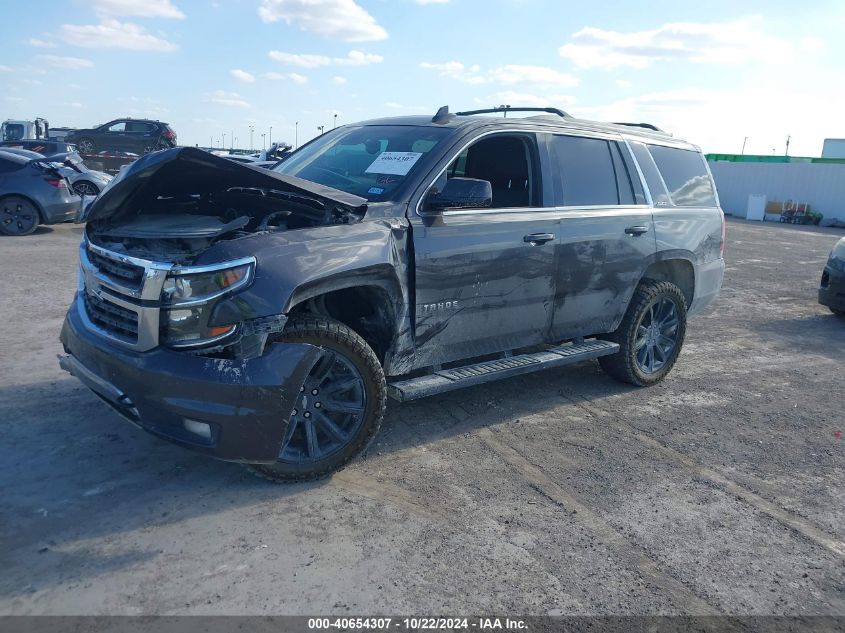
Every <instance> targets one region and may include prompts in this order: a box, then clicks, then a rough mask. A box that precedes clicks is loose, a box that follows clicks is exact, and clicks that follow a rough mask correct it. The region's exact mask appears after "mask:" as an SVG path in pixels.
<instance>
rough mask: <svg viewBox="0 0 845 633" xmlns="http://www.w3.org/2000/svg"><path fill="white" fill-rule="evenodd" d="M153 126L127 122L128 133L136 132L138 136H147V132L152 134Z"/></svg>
mask: <svg viewBox="0 0 845 633" xmlns="http://www.w3.org/2000/svg"><path fill="white" fill-rule="evenodd" d="M152 129H153V126H152V125H151V124H149V123H139V122H138V121H127V122H126V131H127V132H136V133H138V134H146V133H147V132H151V131H152Z"/></svg>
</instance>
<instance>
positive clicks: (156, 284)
mask: <svg viewBox="0 0 845 633" xmlns="http://www.w3.org/2000/svg"><path fill="white" fill-rule="evenodd" d="M79 263H80V283H79V295H80V296H79V301H78V302H77V305H78V306H79V315H80V317H81V318H82V320H83V321H84V322H85V325H86V327H88V328H89V329H91V330H94V331H96V332H97V333H99V334H101V335H102V336H104V337H106V338H108V339H110V340H112V341H114V342H116V343H119V344H121V345H124V346H126V347H129V348H131V349H134V350H137V351H141V352H144V351H147V350H150V349H153V348H154V347H156V346H157V345H158V340H159V314H160V307H159V306H160V300H161V289H162V286H163V285H164V280H165V278H166V277H167V273H168V272H169V271H170V269H171V268H172V264H168V263H162V262H153V261H148V260H143V259H139V258H136V257H129V256H127V255H123V254H121V253H115V252H112V251H109V250H106V249H104V248H102V247H100V246H96V245H94V244H90V243H89V242H88V240H87V239H86V240H83V242H82V244H81V246H80V248H79Z"/></svg>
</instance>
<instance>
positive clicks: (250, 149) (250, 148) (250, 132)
mask: <svg viewBox="0 0 845 633" xmlns="http://www.w3.org/2000/svg"><path fill="white" fill-rule="evenodd" d="M254 131H255V126H254V125H250V126H249V151H250V152H251V151H252V133H253V132H254Z"/></svg>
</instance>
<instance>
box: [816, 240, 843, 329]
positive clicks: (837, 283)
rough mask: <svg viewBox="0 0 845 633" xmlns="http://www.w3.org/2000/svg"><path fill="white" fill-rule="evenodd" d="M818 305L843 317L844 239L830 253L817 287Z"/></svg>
mask: <svg viewBox="0 0 845 633" xmlns="http://www.w3.org/2000/svg"><path fill="white" fill-rule="evenodd" d="M819 303H820V304H822V305H823V306H827V307H828V308H830V311H831V312H833V313H834V314H837V315H839V316H845V237H843V238H842V239H841V240H839V241H838V242H837V243H836V246H834V247H833V250H832V251H830V257H828V259H827V266H825V267H824V272H823V273H822V283H821V286H820V287H819Z"/></svg>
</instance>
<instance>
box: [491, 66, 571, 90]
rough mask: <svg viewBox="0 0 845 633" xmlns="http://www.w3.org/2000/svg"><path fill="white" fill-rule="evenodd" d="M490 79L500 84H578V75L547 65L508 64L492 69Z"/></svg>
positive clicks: (569, 85)
mask: <svg viewBox="0 0 845 633" xmlns="http://www.w3.org/2000/svg"><path fill="white" fill-rule="evenodd" d="M489 77H490V81H492V82H494V83H500V84H506V85H510V84H542V85H547V86H562V87H564V88H573V87H575V86H577V85H578V79H577V77H574V76H572V75H570V74H568V73H562V72H559V71H557V70H554V69H552V68H547V67H546V66H523V65H518V64H508V65H505V66H500V67H499V68H495V69H494V70H491V71H490V73H489Z"/></svg>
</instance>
